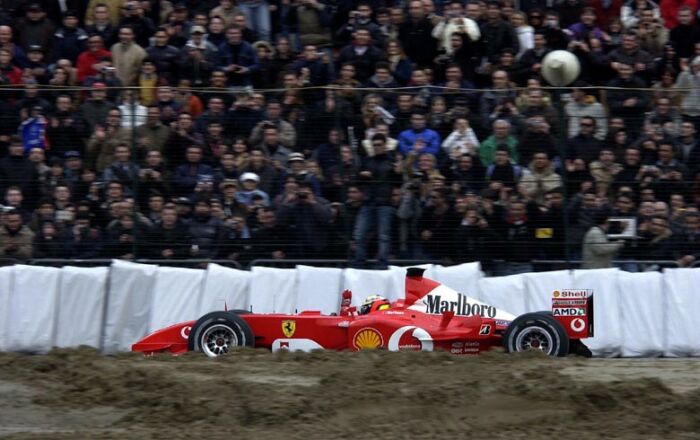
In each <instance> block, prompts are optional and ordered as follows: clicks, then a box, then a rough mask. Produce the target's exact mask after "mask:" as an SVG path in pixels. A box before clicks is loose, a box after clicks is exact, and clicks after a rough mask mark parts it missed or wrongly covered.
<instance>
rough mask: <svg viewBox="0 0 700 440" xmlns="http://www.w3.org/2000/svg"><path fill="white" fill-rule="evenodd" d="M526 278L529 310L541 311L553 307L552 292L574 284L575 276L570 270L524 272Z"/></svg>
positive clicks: (526, 302)
mask: <svg viewBox="0 0 700 440" xmlns="http://www.w3.org/2000/svg"><path fill="white" fill-rule="evenodd" d="M523 278H524V280H525V289H526V291H527V293H526V299H525V306H526V309H527V311H528V312H541V311H544V310H551V309H552V293H553V292H554V291H555V290H562V289H568V288H570V287H571V286H573V278H572V275H571V272H570V271H568V270H555V271H551V272H539V273H527V274H523Z"/></svg>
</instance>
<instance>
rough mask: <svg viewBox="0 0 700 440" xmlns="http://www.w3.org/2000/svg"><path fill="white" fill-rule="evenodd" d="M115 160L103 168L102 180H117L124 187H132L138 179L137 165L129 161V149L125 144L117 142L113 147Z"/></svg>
mask: <svg viewBox="0 0 700 440" xmlns="http://www.w3.org/2000/svg"><path fill="white" fill-rule="evenodd" d="M114 158H115V161H114V162H113V163H112V164H111V165H110V166H108V167H107V168H105V169H104V171H103V173H102V180H104V181H105V182H113V181H117V182H119V183H121V184H122V186H123V187H124V188H129V189H131V188H134V185H136V183H137V182H138V180H139V167H138V165H136V164H135V163H134V162H132V161H131V149H130V148H129V146H128V145H126V144H119V145H117V146H116V147H115V149H114Z"/></svg>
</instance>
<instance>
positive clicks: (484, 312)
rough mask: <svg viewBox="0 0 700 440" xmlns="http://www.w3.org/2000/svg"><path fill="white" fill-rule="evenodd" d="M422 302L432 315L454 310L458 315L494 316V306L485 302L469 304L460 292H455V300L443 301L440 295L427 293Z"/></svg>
mask: <svg viewBox="0 0 700 440" xmlns="http://www.w3.org/2000/svg"><path fill="white" fill-rule="evenodd" d="M423 302H424V303H425V305H426V306H427V307H428V310H427V313H431V314H434V315H437V314H440V313H445V312H455V315H459V316H474V315H478V316H481V317H485V318H494V317H495V316H496V308H495V307H493V306H489V305H486V304H469V303H468V302H467V297H466V296H464V295H462V294H461V293H458V294H457V301H443V300H442V297H441V296H440V295H427V296H426V297H425V298H424V299H423Z"/></svg>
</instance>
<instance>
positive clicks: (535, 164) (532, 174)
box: [520, 151, 562, 203]
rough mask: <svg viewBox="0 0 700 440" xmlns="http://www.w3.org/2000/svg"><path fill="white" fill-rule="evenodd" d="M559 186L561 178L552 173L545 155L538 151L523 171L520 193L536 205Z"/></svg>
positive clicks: (550, 164)
mask: <svg viewBox="0 0 700 440" xmlns="http://www.w3.org/2000/svg"><path fill="white" fill-rule="evenodd" d="M561 186H562V179H561V176H560V175H559V174H557V173H556V172H554V167H553V166H552V163H551V161H550V160H549V157H548V156H547V153H546V152H542V151H540V152H536V153H535V154H533V156H532V163H531V164H530V166H529V167H528V168H527V169H526V170H524V172H523V177H522V179H521V180H520V187H521V191H522V192H523V193H524V194H525V196H526V197H527V198H528V199H532V200H535V201H536V202H537V203H543V202H544V196H545V194H546V193H548V192H549V191H551V190H553V189H555V188H560V187H561Z"/></svg>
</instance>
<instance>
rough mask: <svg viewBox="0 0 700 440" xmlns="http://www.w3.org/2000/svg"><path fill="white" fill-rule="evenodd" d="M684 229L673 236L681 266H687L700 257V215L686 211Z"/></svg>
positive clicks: (676, 254) (677, 258)
mask: <svg viewBox="0 0 700 440" xmlns="http://www.w3.org/2000/svg"><path fill="white" fill-rule="evenodd" d="M683 223H684V224H683V231H682V232H680V233H678V234H676V235H675V236H674V237H672V239H673V241H674V242H675V245H674V246H673V248H674V252H675V257H676V260H678V264H679V265H680V266H681V267H687V266H690V265H691V264H693V263H695V262H696V261H697V260H698V258H700V246H698V244H699V242H700V215H698V213H697V212H689V213H686V214H685V216H684V218H683Z"/></svg>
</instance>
